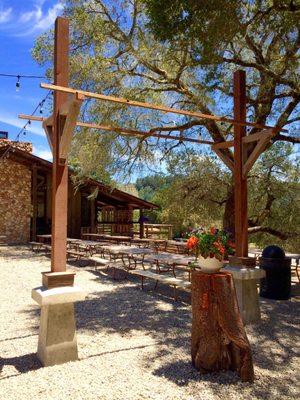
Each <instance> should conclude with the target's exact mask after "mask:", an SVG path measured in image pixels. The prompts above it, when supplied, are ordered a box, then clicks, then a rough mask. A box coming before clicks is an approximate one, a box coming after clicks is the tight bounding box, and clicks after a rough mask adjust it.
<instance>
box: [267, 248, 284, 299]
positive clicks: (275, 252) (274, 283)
mask: <svg viewBox="0 0 300 400" xmlns="http://www.w3.org/2000/svg"><path fill="white" fill-rule="evenodd" d="M259 267H260V268H261V269H263V270H265V271H266V277H265V278H263V279H261V281H260V292H259V294H260V296H261V297H266V298H267V299H275V300H288V299H289V298H290V297H291V260H290V259H289V258H286V257H285V253H284V251H283V250H282V249H281V248H280V247H278V246H268V247H266V248H265V249H264V251H263V252H262V256H261V258H260V259H259Z"/></svg>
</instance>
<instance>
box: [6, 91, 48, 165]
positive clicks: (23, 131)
mask: <svg viewBox="0 0 300 400" xmlns="http://www.w3.org/2000/svg"><path fill="white" fill-rule="evenodd" d="M51 93H52V92H51V90H49V92H48V93H47V94H46V96H45V97H44V98H43V100H41V101H40V102H39V104H38V105H37V106H36V107H35V109H34V110H33V111H32V113H31V114H30V115H34V114H35V113H36V112H37V110H38V109H39V108H40V107H41V106H42V105H43V104H44V103H45V101H46V100H47V99H48V97H49V96H50V94H51ZM28 125H31V121H30V120H28V121H27V122H26V124H25V125H24V126H23V127H22V128H21V129H20V131H19V132H18V134H17V135H16V137H15V139H14V140H13V141H14V142H18V141H19V139H20V136H21V134H22V133H23V135H24V136H25V135H26V133H27V131H26V128H27V126H28ZM10 151H14V148H13V146H12V145H9V146H8V147H7V149H6V150H5V152H4V153H3V154H2V155H1V156H0V161H1V160H4V159H7V158H8V154H9V152H10Z"/></svg>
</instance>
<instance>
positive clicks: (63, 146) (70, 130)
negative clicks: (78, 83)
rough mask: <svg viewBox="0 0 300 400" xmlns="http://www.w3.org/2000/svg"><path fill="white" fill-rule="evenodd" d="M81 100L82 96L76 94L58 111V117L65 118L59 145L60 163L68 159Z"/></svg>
mask: <svg viewBox="0 0 300 400" xmlns="http://www.w3.org/2000/svg"><path fill="white" fill-rule="evenodd" d="M83 100H84V96H82V95H81V94H76V95H75V96H74V98H73V99H71V100H69V101H68V102H67V103H65V104H63V105H62V106H61V108H60V110H59V113H60V115H61V116H65V122H64V127H63V130H62V134H61V137H60V143H59V158H60V162H61V163H64V162H65V160H66V159H67V157H68V154H69V151H70V147H71V142H72V137H73V134H74V129H75V127H76V123H77V117H78V115H79V112H80V107H81V104H82V101H83Z"/></svg>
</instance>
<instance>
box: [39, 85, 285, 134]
mask: <svg viewBox="0 0 300 400" xmlns="http://www.w3.org/2000/svg"><path fill="white" fill-rule="evenodd" d="M40 86H41V88H43V89H48V90H54V91H58V92H63V93H73V94H76V93H81V94H83V95H84V96H86V97H89V98H92V99H97V100H104V101H110V102H113V103H119V104H125V105H127V106H133V107H142V108H148V109H151V110H158V111H163V112H167V113H173V114H180V115H187V116H190V117H197V118H204V119H210V120H213V121H219V122H228V123H230V124H233V125H239V126H253V127H255V128H261V129H268V128H271V127H270V126H267V125H262V124H257V123H255V122H246V121H237V120H234V119H231V118H226V117H220V116H217V115H211V114H203V113H199V112H194V111H188V110H180V109H178V108H170V107H166V106H164V105H157V104H152V103H143V102H141V101H134V100H129V99H124V98H121V97H114V96H107V95H104V94H99V93H92V92H87V91H85V90H77V89H72V88H70V87H65V86H59V85H51V84H49V83H41V85H40ZM273 129H277V131H282V132H287V130H286V129H281V128H273Z"/></svg>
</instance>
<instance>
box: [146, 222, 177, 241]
mask: <svg viewBox="0 0 300 400" xmlns="http://www.w3.org/2000/svg"><path fill="white" fill-rule="evenodd" d="M144 235H145V237H146V238H152V239H172V238H173V225H170V224H144Z"/></svg>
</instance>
